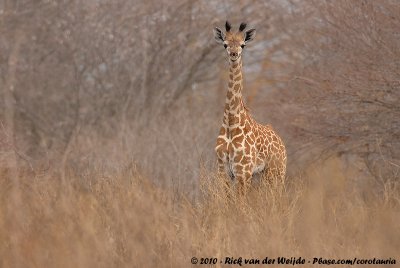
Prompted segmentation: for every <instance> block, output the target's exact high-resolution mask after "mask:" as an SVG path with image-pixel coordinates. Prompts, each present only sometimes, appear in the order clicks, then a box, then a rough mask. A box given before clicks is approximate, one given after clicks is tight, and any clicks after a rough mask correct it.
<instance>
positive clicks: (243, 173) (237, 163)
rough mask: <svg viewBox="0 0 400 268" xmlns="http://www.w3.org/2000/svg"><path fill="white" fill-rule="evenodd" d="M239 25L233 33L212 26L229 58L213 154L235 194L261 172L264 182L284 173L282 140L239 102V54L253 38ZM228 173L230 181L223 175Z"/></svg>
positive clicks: (253, 33)
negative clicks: (223, 98)
mask: <svg viewBox="0 0 400 268" xmlns="http://www.w3.org/2000/svg"><path fill="white" fill-rule="evenodd" d="M246 26H247V25H246V23H241V24H240V26H239V30H238V31H237V32H233V31H231V28H232V27H231V24H230V23H229V22H228V21H227V22H226V23H225V29H226V32H225V33H223V32H222V31H221V29H219V28H218V27H216V28H215V29H214V38H215V40H216V41H217V42H218V43H220V44H223V45H224V47H225V49H226V52H227V53H228V58H229V81H228V91H227V94H226V101H225V110H224V117H223V121H222V126H221V128H220V132H219V135H218V138H217V144H216V147H215V152H216V154H217V159H218V174H219V175H220V176H223V177H224V178H225V179H226V183H227V185H228V187H229V185H230V183H231V181H232V182H237V183H238V187H237V188H238V192H239V194H240V195H245V194H246V192H247V190H248V186H249V185H250V183H251V179H252V177H253V175H254V174H256V173H261V174H262V175H263V177H264V178H266V179H267V180H268V181H272V180H273V179H280V180H283V179H284V177H285V173H286V161H287V158H286V149H285V145H284V143H283V141H282V139H281V138H280V137H279V136H278V134H277V133H276V132H275V131H274V130H273V128H272V126H270V125H261V124H259V123H257V122H256V121H255V120H254V118H253V117H252V116H251V114H250V112H249V110H248V109H247V107H246V106H245V105H244V103H243V98H242V89H243V76H242V52H243V49H244V47H245V46H246V45H247V44H248V43H249V42H250V41H252V40H253V39H254V37H255V34H256V30H255V29H250V30H248V31H245V32H244V30H245V28H246ZM225 174H228V176H229V177H230V179H231V181H230V180H229V179H228V178H227V177H226V176H225Z"/></svg>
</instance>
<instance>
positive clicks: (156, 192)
mask: <svg viewBox="0 0 400 268" xmlns="http://www.w3.org/2000/svg"><path fill="white" fill-rule="evenodd" d="M70 174H73V173H70ZM66 178H67V180H66V181H65V182H62V181H61V180H60V178H59V177H58V176H57V175H52V174H51V173H46V174H40V175H32V174H20V176H19V177H18V178H14V179H11V178H10V176H9V173H8V171H7V170H2V173H1V185H0V186H1V187H0V189H1V200H0V214H1V217H0V238H1V241H2V243H1V245H0V260H1V266H2V267H48V266H57V267H132V266H134V267H156V266H157V267H160V266H161V267H188V266H190V258H191V257H192V256H196V257H199V258H200V257H218V258H219V259H221V258H225V257H228V256H229V257H240V256H241V257H247V258H260V259H263V258H265V257H266V256H269V257H273V258H274V257H277V256H287V257H291V256H302V257H305V258H313V257H324V258H351V259H353V258H354V257H358V258H373V257H376V258H384V259H386V258H397V260H398V259H399V257H400V256H399V255H398V254H399V252H400V244H399V241H400V237H399V233H398V222H399V220H400V214H399V211H400V200H399V198H398V197H399V190H400V189H399V184H398V182H397V183H396V182H394V181H392V184H387V187H386V188H385V189H382V192H381V194H379V195H376V194H374V193H373V192H372V191H371V192H361V191H357V190H356V189H355V188H354V187H349V185H348V183H347V182H346V180H341V181H339V182H338V180H335V181H331V180H327V179H325V178H324V177H319V178H314V179H310V180H309V179H306V178H301V177H298V178H292V179H291V180H288V182H287V183H286V184H285V185H279V184H278V185H275V186H272V187H271V186H267V187H266V185H260V186H259V187H258V188H254V189H253V190H252V191H251V192H250V195H249V196H248V198H247V199H245V200H243V199H240V198H236V197H235V196H234V195H233V196H231V198H229V199H227V198H226V196H225V195H224V194H223V192H224V191H223V190H221V189H223V182H221V181H219V180H218V179H216V178H215V177H214V175H213V174H209V173H204V174H203V178H202V189H203V195H202V198H201V199H199V200H197V201H196V202H195V203H192V202H189V201H188V200H187V198H186V197H185V196H184V195H182V194H179V193H173V192H170V191H165V190H161V189H160V188H158V187H156V186H154V185H153V184H152V183H150V182H149V180H148V179H146V178H144V177H143V176H141V175H140V174H139V173H138V172H137V169H136V167H135V166H132V165H131V166H126V167H125V168H123V169H120V170H119V172H118V173H116V174H114V175H106V174H104V173H103V172H102V171H101V169H97V168H92V170H91V171H87V172H86V173H85V174H81V175H80V176H76V177H75V176H72V175H68V174H67V176H66Z"/></svg>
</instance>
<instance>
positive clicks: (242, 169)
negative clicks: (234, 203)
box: [234, 164, 252, 198]
mask: <svg viewBox="0 0 400 268" xmlns="http://www.w3.org/2000/svg"><path fill="white" fill-rule="evenodd" d="M234 170H235V177H236V178H237V193H238V195H239V197H241V198H242V197H245V196H246V195H247V193H248V190H249V188H250V185H251V177H252V174H251V172H250V170H251V167H250V166H242V165H238V164H236V165H235V167H234Z"/></svg>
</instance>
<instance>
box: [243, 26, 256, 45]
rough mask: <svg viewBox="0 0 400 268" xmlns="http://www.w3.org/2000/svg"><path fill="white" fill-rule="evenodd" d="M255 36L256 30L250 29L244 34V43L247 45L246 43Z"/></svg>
mask: <svg viewBox="0 0 400 268" xmlns="http://www.w3.org/2000/svg"><path fill="white" fill-rule="evenodd" d="M255 36H256V29H250V30H248V31H246V33H245V34H244V42H245V43H246V44H247V43H248V42H250V41H252V40H253V39H254V37H255Z"/></svg>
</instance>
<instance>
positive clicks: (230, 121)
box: [224, 58, 245, 127]
mask: <svg viewBox="0 0 400 268" xmlns="http://www.w3.org/2000/svg"><path fill="white" fill-rule="evenodd" d="M242 78H243V77H242V59H241V58H239V59H238V60H237V61H236V62H231V61H230V62H229V82H228V92H227V94H226V102H225V116H224V123H225V124H226V125H227V126H229V127H234V126H235V125H237V124H238V123H239V120H238V118H239V115H240V113H242V112H244V110H245V109H244V105H243V100H242V88H243V82H242V81H243V79H242Z"/></svg>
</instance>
